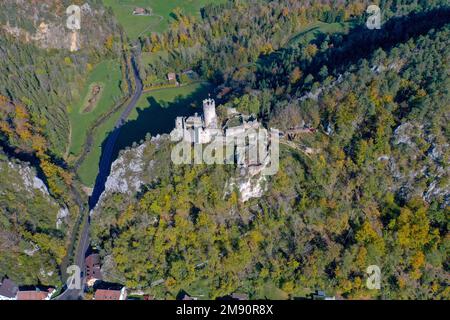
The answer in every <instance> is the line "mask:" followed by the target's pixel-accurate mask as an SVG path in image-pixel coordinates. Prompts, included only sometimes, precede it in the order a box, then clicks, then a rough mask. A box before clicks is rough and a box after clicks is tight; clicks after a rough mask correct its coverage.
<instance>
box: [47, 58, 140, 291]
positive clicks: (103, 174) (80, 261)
mask: <svg viewBox="0 0 450 320" xmlns="http://www.w3.org/2000/svg"><path fill="white" fill-rule="evenodd" d="M139 54H140V53H139V52H137V53H134V54H133V55H132V58H131V62H132V66H133V74H134V79H135V83H136V88H135V90H134V93H133V96H132V97H131V100H130V102H129V103H128V105H127V107H126V108H125V110H124V111H123V112H122V114H121V115H120V118H119V119H118V120H117V122H116V124H115V127H114V130H113V131H112V132H111V133H110V134H109V135H108V137H107V140H106V144H105V147H104V148H103V151H102V156H101V158H100V164H99V173H98V175H97V179H96V180H95V186H94V190H93V192H92V195H91V197H90V198H89V214H86V208H84V209H83V210H84V211H83V212H82V213H81V214H82V215H83V216H85V218H84V219H83V230H82V231H81V234H80V242H79V246H78V248H77V251H76V253H75V258H74V261H75V264H76V265H77V266H78V267H80V270H81V289H66V290H65V291H63V292H62V293H61V294H60V295H59V296H58V297H56V300H78V299H81V298H82V296H83V292H84V283H85V274H84V272H85V265H84V263H85V256H86V252H87V250H88V248H89V242H90V237H89V230H90V222H91V221H90V212H91V210H92V209H93V208H95V205H96V204H97V202H98V200H99V199H100V196H101V194H102V193H103V191H104V190H105V183H106V180H107V178H108V176H109V174H110V171H111V164H112V161H113V159H112V156H113V152H114V146H115V144H116V142H117V138H118V137H119V133H120V128H121V127H122V125H123V124H124V123H125V121H126V120H127V119H128V117H129V115H130V113H131V111H132V110H133V109H134V108H135V107H136V104H137V102H138V101H139V98H140V97H141V95H142V89H143V85H142V80H141V78H140V75H139V69H138V66H137V62H136V55H139Z"/></svg>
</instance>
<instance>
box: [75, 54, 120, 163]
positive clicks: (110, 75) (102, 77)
mask: <svg viewBox="0 0 450 320" xmlns="http://www.w3.org/2000/svg"><path fill="white" fill-rule="evenodd" d="M121 77H122V74H121V71H120V64H119V63H118V62H116V61H113V60H105V61H102V62H101V63H99V64H98V65H96V66H95V67H94V69H93V70H92V71H91V73H90V75H89V77H88V79H87V81H86V83H85V85H84V87H83V89H82V90H81V94H80V96H79V97H78V98H77V99H75V100H76V101H77V103H76V104H75V105H73V106H71V108H70V113H69V117H70V122H71V126H72V136H71V144H70V149H69V152H70V155H72V156H77V155H79V153H80V152H81V150H82V147H83V144H84V143H85V141H86V133H87V130H88V128H89V127H90V126H91V125H92V124H93V122H95V120H97V119H98V117H100V116H101V115H102V114H104V113H105V112H107V111H108V110H110V109H111V108H112V107H113V106H114V98H118V97H121V95H122V94H121V91H120V80H121ZM93 83H101V84H102V85H103V90H102V93H101V97H100V99H99V101H98V102H97V106H96V107H95V109H94V110H92V111H91V112H88V113H83V112H82V110H83V108H84V104H85V102H86V97H87V96H89V90H90V88H91V86H92V84H93Z"/></svg>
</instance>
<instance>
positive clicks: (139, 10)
mask: <svg viewBox="0 0 450 320" xmlns="http://www.w3.org/2000/svg"><path fill="white" fill-rule="evenodd" d="M133 15H135V16H146V15H149V12H148V10H147V9H145V8H139V7H138V8H134V10H133Z"/></svg>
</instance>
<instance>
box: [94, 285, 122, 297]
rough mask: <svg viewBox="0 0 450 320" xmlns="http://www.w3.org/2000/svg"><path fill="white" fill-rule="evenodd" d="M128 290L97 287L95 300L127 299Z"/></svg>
mask: <svg viewBox="0 0 450 320" xmlns="http://www.w3.org/2000/svg"><path fill="white" fill-rule="evenodd" d="M126 299H127V290H126V288H125V287H123V288H122V289H120V290H118V289H97V290H96V291H95V296H94V300H126Z"/></svg>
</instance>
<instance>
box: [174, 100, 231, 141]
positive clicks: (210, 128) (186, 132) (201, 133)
mask: <svg viewBox="0 0 450 320" xmlns="http://www.w3.org/2000/svg"><path fill="white" fill-rule="evenodd" d="M221 132H222V131H221V130H220V129H218V125H217V115H216V103H215V101H214V100H213V99H206V100H203V117H201V116H199V115H198V114H197V113H196V114H195V115H193V116H190V117H188V118H185V117H177V118H176V120H175V129H174V130H173V131H172V132H171V133H170V136H171V138H172V141H180V140H184V141H186V142H190V143H195V144H205V143H209V142H211V140H212V138H213V137H215V136H217V135H219V134H221Z"/></svg>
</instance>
